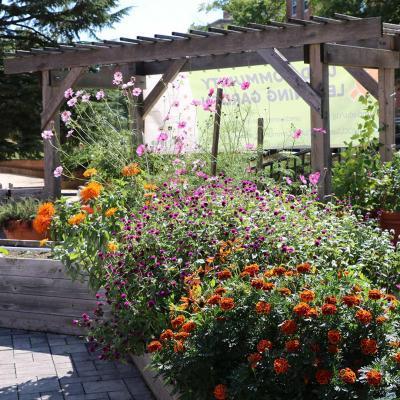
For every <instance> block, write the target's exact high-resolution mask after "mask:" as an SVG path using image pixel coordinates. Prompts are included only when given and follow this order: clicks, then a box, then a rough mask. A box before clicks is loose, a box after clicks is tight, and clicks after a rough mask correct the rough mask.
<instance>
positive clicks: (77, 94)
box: [75, 90, 83, 97]
mask: <svg viewBox="0 0 400 400" xmlns="http://www.w3.org/2000/svg"><path fill="white" fill-rule="evenodd" d="M82 94H83V90H78V91H77V92H76V93H75V97H79V96H81V95H82Z"/></svg>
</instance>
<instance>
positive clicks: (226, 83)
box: [217, 76, 235, 87]
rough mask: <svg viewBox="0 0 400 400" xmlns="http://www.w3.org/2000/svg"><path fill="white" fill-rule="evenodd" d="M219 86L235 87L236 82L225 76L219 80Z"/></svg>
mask: <svg viewBox="0 0 400 400" xmlns="http://www.w3.org/2000/svg"><path fill="white" fill-rule="evenodd" d="M217 85H221V86H222V87H230V86H235V81H234V80H233V79H232V78H229V77H227V76H224V77H222V78H219V79H218V81H217Z"/></svg>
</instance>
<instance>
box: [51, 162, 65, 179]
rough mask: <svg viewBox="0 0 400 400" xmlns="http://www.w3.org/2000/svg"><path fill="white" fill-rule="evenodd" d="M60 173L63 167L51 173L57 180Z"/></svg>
mask: <svg viewBox="0 0 400 400" xmlns="http://www.w3.org/2000/svg"><path fill="white" fill-rule="evenodd" d="M62 172H63V167H62V166H61V165H60V166H58V167H57V168H56V169H55V170H54V171H53V175H54V178H59V177H60V176H61V175H62Z"/></svg>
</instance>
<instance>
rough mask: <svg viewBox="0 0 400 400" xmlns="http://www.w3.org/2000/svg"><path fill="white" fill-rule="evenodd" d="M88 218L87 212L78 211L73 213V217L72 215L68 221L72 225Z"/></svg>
mask: <svg viewBox="0 0 400 400" xmlns="http://www.w3.org/2000/svg"><path fill="white" fill-rule="evenodd" d="M85 218H86V214H84V213H78V214H75V215H73V216H72V217H70V218H69V219H68V223H69V224H70V225H79V224H80V223H82V222H83V221H84V220H85Z"/></svg>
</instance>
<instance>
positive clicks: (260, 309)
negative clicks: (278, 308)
mask: <svg viewBox="0 0 400 400" xmlns="http://www.w3.org/2000/svg"><path fill="white" fill-rule="evenodd" d="M256 312H257V313H258V314H269V313H270V312H271V304H269V303H267V302H266V301H259V302H257V304H256Z"/></svg>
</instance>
